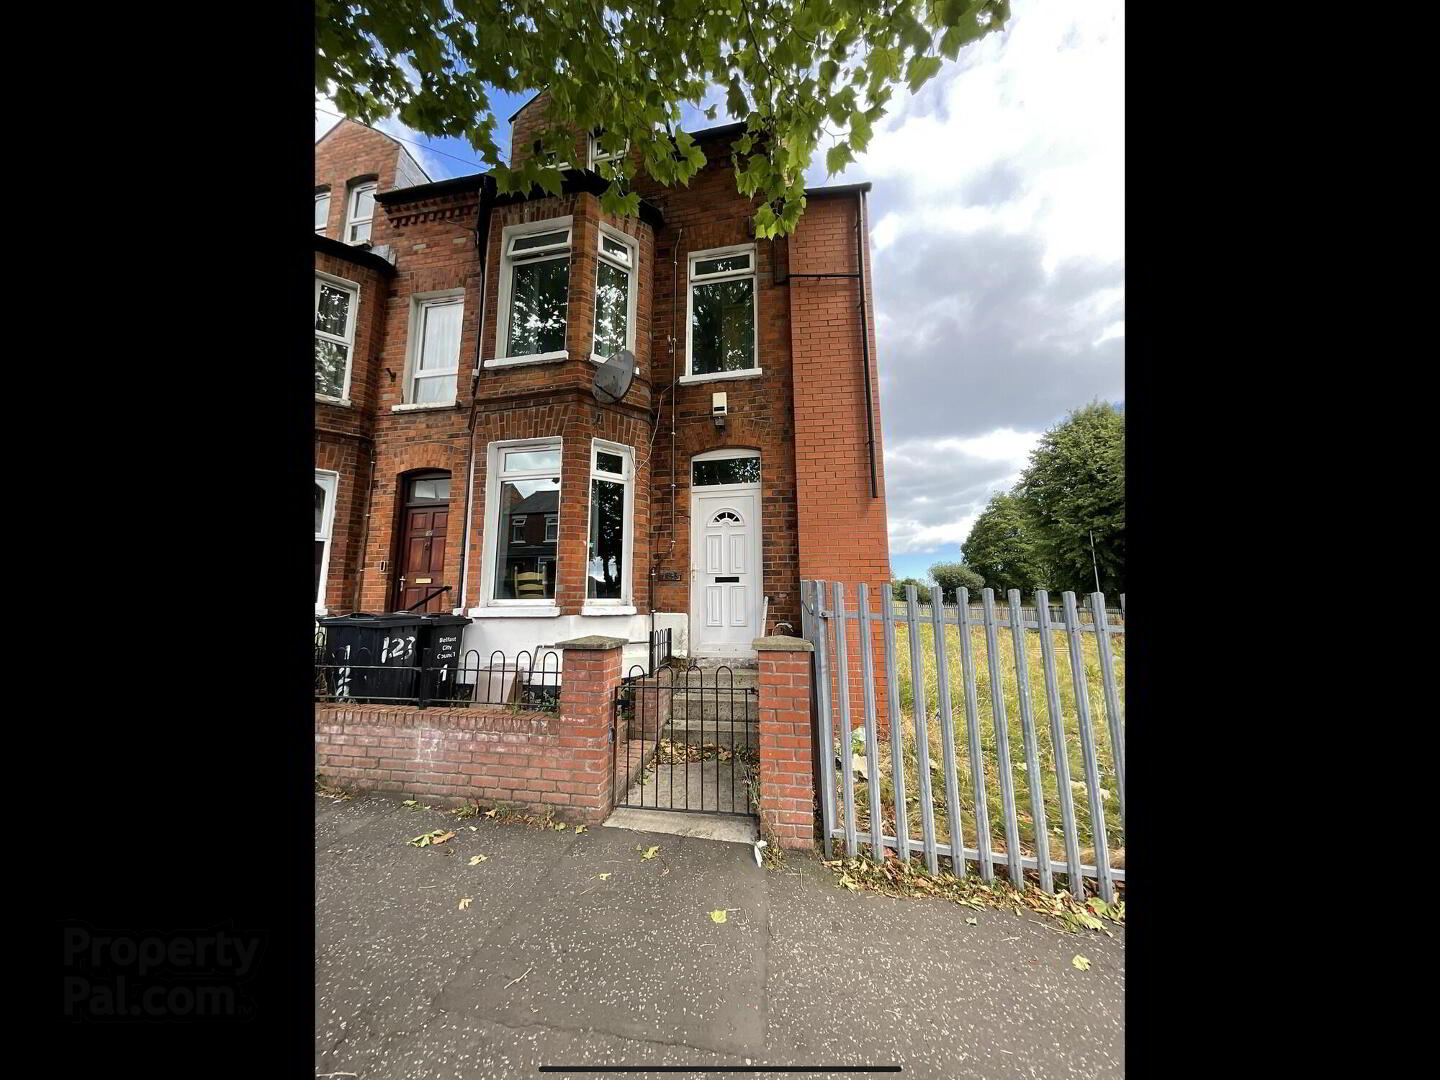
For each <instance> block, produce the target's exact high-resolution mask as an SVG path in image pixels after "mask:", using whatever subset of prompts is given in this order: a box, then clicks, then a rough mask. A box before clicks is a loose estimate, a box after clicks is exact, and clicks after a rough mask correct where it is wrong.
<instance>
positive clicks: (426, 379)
mask: <svg viewBox="0 0 1440 1080" xmlns="http://www.w3.org/2000/svg"><path fill="white" fill-rule="evenodd" d="M412 304H413V306H412V309H411V310H412V314H411V323H410V327H411V333H410V357H409V373H408V377H407V385H406V389H405V400H406V402H407V403H409V404H412V405H448V404H450V403H452V402H454V400H455V381H456V377H457V376H458V374H459V372H460V330H461V325H462V323H463V321H464V316H465V293H464V290H463V289H451V290H449V291H447V292H445V293H442V294H438V295H436V294H430V295H422V296H416V297H415V298H414V299H413V301H412Z"/></svg>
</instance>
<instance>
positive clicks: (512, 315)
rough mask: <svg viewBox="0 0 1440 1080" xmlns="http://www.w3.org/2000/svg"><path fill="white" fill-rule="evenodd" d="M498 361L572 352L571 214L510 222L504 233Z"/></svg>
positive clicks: (545, 357) (526, 360)
mask: <svg viewBox="0 0 1440 1080" xmlns="http://www.w3.org/2000/svg"><path fill="white" fill-rule="evenodd" d="M501 243H502V245H503V246H502V249H501V250H502V253H503V254H502V260H501V267H500V297H499V300H500V318H499V319H498V320H497V326H496V338H497V340H496V348H495V354H496V355H495V360H493V361H490V363H492V364H496V363H500V364H505V363H535V362H537V361H540V360H559V359H563V358H564V357H565V355H566V352H565V328H566V318H567V316H568V313H569V297H570V218H568V217H566V218H554V219H551V220H549V221H537V222H531V223H528V224H525V225H511V226H508V227H507V228H506V229H505V230H504V232H503V234H502V241H501Z"/></svg>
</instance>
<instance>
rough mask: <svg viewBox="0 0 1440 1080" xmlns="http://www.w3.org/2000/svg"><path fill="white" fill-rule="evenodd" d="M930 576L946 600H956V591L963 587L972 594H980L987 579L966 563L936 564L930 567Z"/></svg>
mask: <svg viewBox="0 0 1440 1080" xmlns="http://www.w3.org/2000/svg"><path fill="white" fill-rule="evenodd" d="M930 576H931V577H932V578H934V579H935V584H937V585H939V586H940V590H941V595H943V596H944V598H945V599H946V600H954V599H955V590H956V589H959V588H960V587H961V586H964V587H965V588H967V589H969V590H970V591H971V592H972V593H975V592H979V591H980V590H981V589H983V588H984V587H985V579H984V578H983V577H981V576H980V575H979V574H977V573H976V572H975V571H974V570H973V569H972V568H971V567H968V566H966V565H965V564H964V563H958V562H948V563H947V562H941V563H936V564H935V565H934V566H932V567H930Z"/></svg>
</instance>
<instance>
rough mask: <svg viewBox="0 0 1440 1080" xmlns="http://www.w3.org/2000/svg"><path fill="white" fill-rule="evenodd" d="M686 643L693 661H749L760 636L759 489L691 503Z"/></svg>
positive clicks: (709, 495)
mask: <svg viewBox="0 0 1440 1080" xmlns="http://www.w3.org/2000/svg"><path fill="white" fill-rule="evenodd" d="M690 514H691V518H690V520H691V522H692V527H691V545H690V550H691V553H692V555H691V561H692V562H693V563H694V566H693V569H692V572H691V578H692V581H693V585H692V587H691V591H690V624H691V627H692V637H691V640H692V641H694V642H695V648H694V649H693V652H694V654H695V655H696V656H748V655H750V654H751V653H752V652H753V649H752V648H751V645H752V643H753V642H754V640H755V639H756V638H757V637H759V636H760V629H759V626H760V605H761V599H762V598H761V588H762V586H761V580H760V489H759V487H758V485H757V486H756V487H754V488H753V489H750V490H744V489H737V488H735V487H727V489H726V490H724V491H715V492H710V491H706V490H705V489H703V488H701V489H699V490H697V491H696V492H695V493H694V495H693V496H692V498H691V506H690Z"/></svg>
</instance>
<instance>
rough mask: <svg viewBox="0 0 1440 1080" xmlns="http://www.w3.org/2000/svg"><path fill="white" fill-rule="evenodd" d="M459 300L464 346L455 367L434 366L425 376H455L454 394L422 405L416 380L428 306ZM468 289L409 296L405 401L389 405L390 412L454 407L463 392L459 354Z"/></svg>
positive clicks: (402, 393)
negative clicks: (418, 400)
mask: <svg viewBox="0 0 1440 1080" xmlns="http://www.w3.org/2000/svg"><path fill="white" fill-rule="evenodd" d="M457 302H458V303H459V305H460V341H461V342H462V345H461V347H460V348H458V349H456V350H455V366H454V367H453V368H433V369H431V370H429V371H427V372H426V373H425V378H427V379H429V378H434V377H435V376H437V375H451V374H453V375H454V376H455V394H452V395H451V397H450V400H449V401H427V402H424V403H423V404H422V403H420V402H417V401H416V400H415V379H416V377H417V375H418V374H419V370H420V346H421V344H422V341H421V331H422V330H423V329H424V326H425V309H426V308H429V307H441V306H445V305H449V304H454V303H457ZM464 340H465V289H464V288H463V287H461V288H458V289H438V290H436V291H434V292H424V293H416V294H415V295H413V296H412V297H411V298H410V326H409V329H408V330H407V331H406V347H405V382H404V385H403V386H402V387H401V391H400V400H401V402H402V404H400V405H392V406H390V411H391V412H407V411H413V410H417V409H448V408H451V407H452V406H454V404H455V402H456V400H457V395H458V394H459V393H460V367H461V364H460V357H461V355H462V354H463V353H464V351H465V349H464V346H463V342H464Z"/></svg>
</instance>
